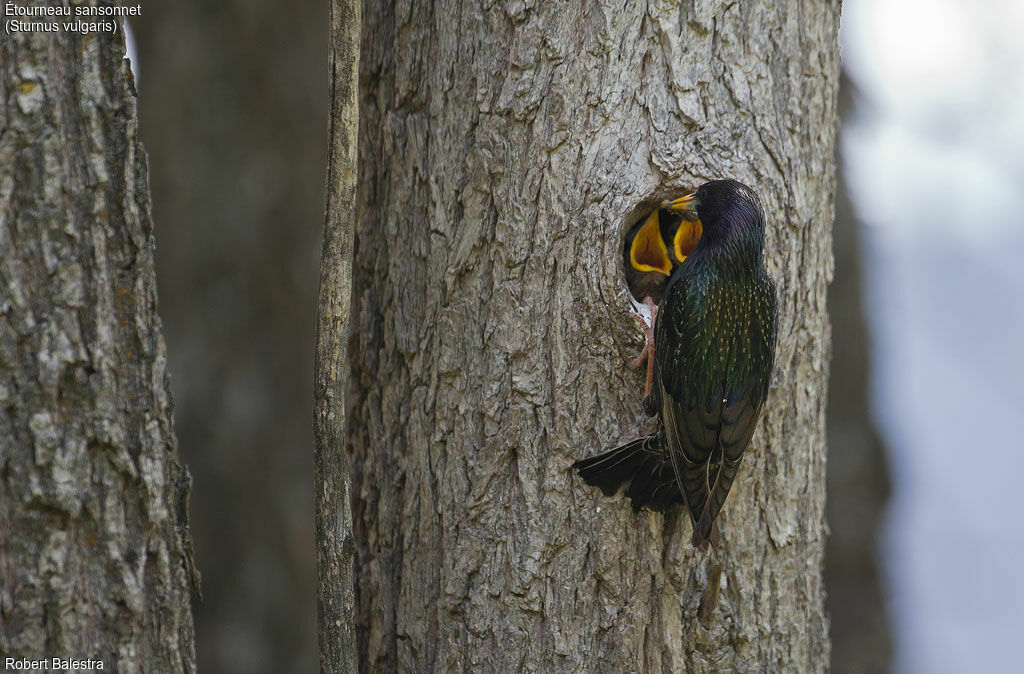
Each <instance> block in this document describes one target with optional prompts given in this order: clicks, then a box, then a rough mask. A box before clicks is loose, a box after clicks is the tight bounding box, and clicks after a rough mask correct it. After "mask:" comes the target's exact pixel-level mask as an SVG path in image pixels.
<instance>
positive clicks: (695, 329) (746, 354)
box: [574, 180, 777, 550]
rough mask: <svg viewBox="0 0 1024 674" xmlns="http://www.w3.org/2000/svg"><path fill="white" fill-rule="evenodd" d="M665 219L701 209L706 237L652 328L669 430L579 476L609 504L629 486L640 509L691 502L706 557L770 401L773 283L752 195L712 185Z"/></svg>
mask: <svg viewBox="0 0 1024 674" xmlns="http://www.w3.org/2000/svg"><path fill="white" fill-rule="evenodd" d="M663 209H664V210H669V211H672V212H675V213H680V212H687V211H691V210H695V211H696V214H697V216H698V217H699V219H700V222H701V223H703V235H702V236H701V238H700V241H699V243H698V244H697V247H696V248H695V249H694V250H693V252H692V253H691V254H690V255H689V256H688V257H687V258H686V259H685V260H683V261H682V263H681V264H679V266H678V267H677V268H676V269H675V271H674V272H672V276H671V278H670V279H669V282H668V285H667V287H666V289H665V296H664V298H663V300H662V302H661V305H660V310H659V312H658V317H657V320H656V322H655V327H654V333H655V342H656V344H657V345H658V348H657V352H656V358H655V373H654V379H655V386H654V391H653V395H654V396H655V401H654V402H655V407H656V409H657V412H658V417H659V423H660V427H661V428H660V430H659V431H658V432H657V433H655V434H654V435H652V436H649V437H646V438H640V439H638V440H634V441H633V442H630V443H627V444H625V445H623V446H621V447H618V448H616V449H613V450H611V451H609V452H606V453H604V454H601V455H598V456H594V457H591V458H588V459H583V460H581V461H577V462H576V463H575V464H574V467H575V468H576V470H577V471H578V472H579V474H580V476H581V477H582V478H583V479H584V480H585V481H586V482H587V483H588V484H592V485H595V486H598V487H600V488H601V490H602V491H603V492H604V493H605V494H606V495H612V494H614V493H615V492H616V491H617V490H618V489H619V488H620V487H621V486H622V485H623V484H624V483H629V488H628V489H627V491H626V495H627V496H629V497H630V498H631V499H632V501H633V507H634V509H639V508H641V507H647V508H651V509H654V510H663V509H665V508H667V507H669V506H671V505H672V504H674V503H683V504H684V505H686V508H687V512H689V514H690V521H691V523H692V524H693V538H692V542H693V545H694V546H695V547H698V548H700V549H702V550H704V549H707V545H708V543H709V542H710V543H711V544H712V545H715V546H717V545H718V544H719V542H720V533H719V530H718V525H717V523H716V522H715V519H716V518H717V516H718V513H719V512H720V511H721V509H722V505H723V504H724V503H725V498H726V496H727V495H728V494H729V488H730V487H731V486H732V483H733V480H734V479H735V478H736V472H737V470H738V469H739V465H740V460H741V459H742V457H743V452H744V450H745V449H746V448H747V444H748V443H749V442H750V437H751V436H752V435H753V433H754V427H755V426H756V424H757V419H758V417H759V416H760V413H761V407H762V406H763V404H764V401H765V398H766V397H767V395H768V384H769V382H770V380H771V374H772V366H773V363H774V360H775V331H776V320H777V319H776V299H775V284H774V282H772V280H771V278H770V277H769V276H768V273H767V271H766V270H765V268H764V228H765V220H764V210H763V209H762V208H761V204H760V202H759V201H758V199H757V196H756V195H755V194H754V192H753V190H751V189H750V188H749V187H747V186H745V185H743V184H741V183H738V182H736V181H734V180H715V181H712V182H709V183H705V184H704V185H702V186H701V187H700V188H699V189H698V190H697V191H696V192H694V193H692V194H688V195H686V196H685V197H681V198H679V199H676V200H674V201H671V202H666V203H665V204H663ZM668 467H671V472H669V471H668V470H667V469H668ZM673 478H674V479H673ZM673 487H674V489H675V492H674V493H672V494H671V495H669V494H668V492H669V491H671V489H672V488H673Z"/></svg>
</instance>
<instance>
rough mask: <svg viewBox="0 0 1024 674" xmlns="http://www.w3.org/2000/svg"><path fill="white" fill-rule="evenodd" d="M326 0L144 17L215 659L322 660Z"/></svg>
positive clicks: (304, 664) (172, 5)
mask: <svg viewBox="0 0 1024 674" xmlns="http://www.w3.org/2000/svg"><path fill="white" fill-rule="evenodd" d="M327 9H328V4H327V3H326V2H296V3H290V4H289V5H288V7H287V10H286V11H282V6H281V4H280V3H279V2H272V1H271V0H227V1H221V2H204V1H203V0H177V1H175V2H151V3H148V4H145V5H144V6H143V10H144V11H143V12H142V17H141V20H138V21H135V20H133V22H132V28H133V29H134V36H135V43H136V48H137V52H138V57H139V58H138V61H139V63H138V68H137V69H136V72H137V74H138V89H139V110H140V118H141V130H142V140H143V142H144V144H145V147H146V150H147V151H148V152H149V159H150V181H151V185H152V189H153V219H154V222H155V223H156V239H157V244H156V247H157V251H156V261H157V283H158V287H159V293H160V315H161V317H162V318H163V323H164V335H165V336H166V339H167V350H168V354H169V365H170V370H171V386H172V388H173V393H174V400H175V403H176V410H175V422H176V427H177V432H178V443H179V446H180V451H181V455H182V457H183V459H184V461H185V462H186V463H187V464H188V466H189V468H190V470H191V471H192V475H193V478H194V481H195V482H194V488H193V492H192V508H191V510H192V534H193V536H194V539H195V553H196V564H197V565H198V567H199V570H200V572H201V573H202V577H203V592H204V594H205V601H204V602H203V603H201V604H199V605H198V606H197V608H196V641H197V644H196V647H197V651H198V658H199V668H200V671H204V672H225V673H232V672H254V673H260V672H314V671H318V669H319V658H318V656H317V654H316V603H315V588H316V569H315V566H314V561H313V551H314V548H313V485H312V482H313V478H312V474H313V471H312V430H311V428H310V427H311V424H312V397H313V388H312V387H313V384H312V379H313V329H314V321H315V302H316V296H317V277H318V274H319V268H320V237H321V232H322V230H323V214H324V169H325V166H326V162H327V150H326V148H327V25H328V17H327Z"/></svg>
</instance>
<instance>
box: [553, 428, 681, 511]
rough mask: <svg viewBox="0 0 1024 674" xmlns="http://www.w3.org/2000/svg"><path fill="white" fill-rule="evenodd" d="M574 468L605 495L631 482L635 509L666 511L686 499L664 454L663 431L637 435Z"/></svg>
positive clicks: (630, 493)
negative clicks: (645, 435)
mask: <svg viewBox="0 0 1024 674" xmlns="http://www.w3.org/2000/svg"><path fill="white" fill-rule="evenodd" d="M573 468H575V469H576V472H578V473H579V474H580V477H582V478H583V481H584V482H586V483H587V484H590V485H593V486H595V487H598V488H599V489H600V490H601V491H602V492H604V495H605V496H613V495H614V494H615V492H617V491H618V490H619V489H620V488H621V487H622V485H624V484H628V485H629V486H628V488H627V489H626V496H628V497H629V498H630V500H632V502H633V509H634V510H640V508H649V509H651V510H665V509H666V508H669V507H671V506H673V505H676V504H679V503H682V502H683V496H682V494H681V493H680V491H679V487H678V485H677V484H676V477H675V473H673V472H672V464H671V462H670V461H669V459H668V456H667V455H666V454H665V436H664V434H660V433H659V434H658V435H650V436H647V437H644V438H638V439H636V440H633V441H632V442H628V443H626V444H625V445H622V446H621V447H616V448H615V449H612V450H610V451H607V452H605V453H604V454H598V455H597V456H592V457H590V458H588V459H581V460H580V461H577V462H576V463H574V464H573Z"/></svg>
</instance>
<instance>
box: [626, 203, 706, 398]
mask: <svg viewBox="0 0 1024 674" xmlns="http://www.w3.org/2000/svg"><path fill="white" fill-rule="evenodd" d="M700 235H701V223H700V220H697V219H696V217H695V216H694V215H692V214H691V213H682V214H680V213H676V212H673V211H672V210H670V209H667V208H666V209H655V210H653V211H651V213H650V214H649V215H647V216H646V217H643V218H641V219H640V220H638V221H637V223H636V224H635V225H633V227H632V228H630V230H629V233H628V234H627V235H626V241H625V245H624V246H623V250H622V261H623V267H624V269H625V270H626V285H627V287H628V288H629V292H630V293H631V294H632V295H633V297H634V298H636V299H637V300H639V301H640V302H642V303H644V304H646V305H647V306H648V307H649V314H650V321H648V319H647V318H646V317H644V316H643V315H641V314H640V313H639V312H635V313H634V314H633V317H634V318H636V319H637V321H638V322H639V323H640V328H641V330H643V332H644V334H645V335H646V336H647V342H646V344H645V345H644V348H643V350H642V351H641V352H640V355H639V356H638V357H637V358H636V360H634V361H633V367H639V366H640V365H641V364H643V363H644V362H646V363H647V377H646V383H645V385H644V399H645V400H646V399H647V397H648V396H649V395H650V392H651V382H652V381H653V378H654V329H653V323H654V319H655V317H656V316H657V313H658V310H657V304H658V303H659V302H661V298H662V297H663V296H664V295H665V288H666V286H668V280H669V277H670V275H671V273H672V271H673V270H675V268H676V267H678V266H679V264H680V263H681V262H682V261H683V260H685V259H686V256H687V255H689V254H690V253H692V252H693V249H694V248H695V247H696V246H697V242H698V241H700ZM651 414H652V415H653V412H651Z"/></svg>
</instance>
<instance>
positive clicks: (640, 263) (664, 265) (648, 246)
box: [629, 210, 672, 276]
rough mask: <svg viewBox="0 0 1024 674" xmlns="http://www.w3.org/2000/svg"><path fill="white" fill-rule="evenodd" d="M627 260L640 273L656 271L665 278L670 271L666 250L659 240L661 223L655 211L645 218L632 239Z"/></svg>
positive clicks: (670, 266) (670, 264)
mask: <svg viewBox="0 0 1024 674" xmlns="http://www.w3.org/2000/svg"><path fill="white" fill-rule="evenodd" d="M629 259H630V262H632V263H633V267H634V268H636V269H638V270H640V271H656V272H661V273H662V274H665V275H666V276H667V275H668V274H669V272H671V271H672V261H671V260H670V259H669V258H668V248H667V247H666V246H665V241H664V240H663V239H662V238H661V222H660V220H659V218H658V211H657V210H654V211H653V212H652V213H651V214H650V215H649V216H647V221H646V222H644V224H643V227H641V228H640V231H639V232H637V234H636V236H635V237H634V238H633V245H632V246H631V247H630V249H629Z"/></svg>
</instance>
